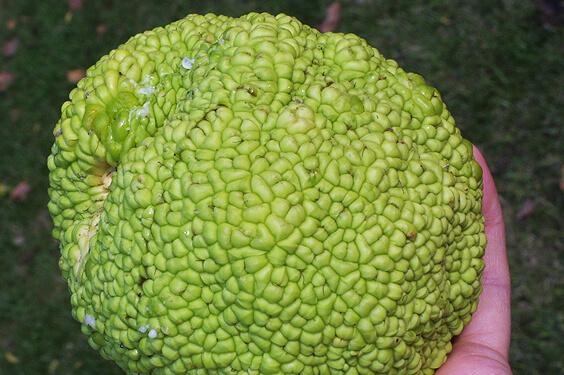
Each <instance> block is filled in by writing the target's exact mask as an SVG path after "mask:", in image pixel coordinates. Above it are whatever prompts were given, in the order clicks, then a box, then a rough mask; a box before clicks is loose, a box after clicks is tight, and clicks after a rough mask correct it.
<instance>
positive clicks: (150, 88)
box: [137, 86, 157, 95]
mask: <svg viewBox="0 0 564 375" xmlns="http://www.w3.org/2000/svg"><path fill="white" fill-rule="evenodd" d="M137 91H139V94H142V95H151V94H153V93H154V92H155V91H157V89H156V88H154V87H153V86H147V87H141V88H140V89H139V90H137Z"/></svg>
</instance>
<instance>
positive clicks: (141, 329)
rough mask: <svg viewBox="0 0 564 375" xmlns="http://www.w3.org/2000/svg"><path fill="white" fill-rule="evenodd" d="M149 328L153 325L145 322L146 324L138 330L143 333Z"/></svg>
mask: <svg viewBox="0 0 564 375" xmlns="http://www.w3.org/2000/svg"><path fill="white" fill-rule="evenodd" d="M149 328H151V326H150V325H149V324H145V325H144V326H141V327H139V329H138V331H139V332H141V333H145V332H147V330H148V329H149Z"/></svg>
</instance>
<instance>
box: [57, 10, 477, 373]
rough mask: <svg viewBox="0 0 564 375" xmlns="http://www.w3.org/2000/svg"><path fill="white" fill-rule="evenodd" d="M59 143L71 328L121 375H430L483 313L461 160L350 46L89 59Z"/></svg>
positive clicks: (448, 134)
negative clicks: (479, 310)
mask: <svg viewBox="0 0 564 375" xmlns="http://www.w3.org/2000/svg"><path fill="white" fill-rule="evenodd" d="M54 135H55V143H54V145H53V147H52V154H51V155H50V156H49V159H48V167H49V170H50V175H49V177H50V189H49V194H50V203H49V210H50V212H51V214H52V217H53V220H54V225H55V227H54V236H55V237H56V238H57V239H58V240H59V241H60V246H61V253H62V256H61V260H60V267H61V269H62V273H63V275H64V277H65V279H66V280H67V282H68V285H69V287H70V291H71V302H72V306H73V315H74V317H75V318H76V319H77V320H78V321H79V322H81V324H82V331H83V332H84V333H85V334H86V335H88V336H89V343H90V344H91V345H92V346H93V347H94V348H95V349H97V350H98V351H99V352H100V353H101V354H102V356H103V357H105V358H107V359H111V360H113V361H115V362H116V363H117V364H118V365H119V366H120V367H121V368H122V369H124V370H125V372H127V373H128V374H170V375H172V374H304V375H305V374H432V373H434V371H435V369H437V368H438V367H440V366H441V364H442V363H443V362H444V361H445V359H446V356H447V354H448V352H449V351H450V350H451V339H452V338H453V336H455V335H457V334H459V333H460V332H461V331H462V329H463V327H464V326H465V325H466V324H467V323H468V322H469V320H470V318H471V315H472V313H473V312H474V311H475V309H476V305H477V300H478V296H479V293H480V288H481V287H480V275H481V273H482V270H483V267H484V263H483V260H482V256H483V253H484V247H485V242H486V240H485V234H484V220H483V217H482V214H481V205H482V182H481V169H480V167H479V165H478V164H477V163H476V162H475V160H474V159H473V155H472V147H471V145H470V143H469V142H468V141H466V140H464V139H463V138H462V137H461V135H460V131H459V130H458V129H457V128H456V126H455V123H454V120H453V118H452V116H451V115H450V113H449V112H448V111H447V109H446V107H445V105H444V103H443V101H442V100H441V97H440V95H439V93H438V92H437V90H436V89H434V88H432V87H430V86H428V85H427V84H425V82H424V80H423V79H422V78H421V77H420V76H418V75H416V74H412V73H406V72H405V71H403V70H402V69H401V68H399V67H398V65H397V64H396V62H394V61H392V60H387V59H385V58H384V57H382V55H380V53H379V52H378V51H377V50H376V49H374V48H372V47H370V46H369V45H368V44H367V43H366V41H365V40H363V39H361V38H359V37H358V36H355V35H352V34H337V33H320V32H318V31H316V30H314V29H312V28H310V27H308V26H305V25H303V24H301V23H300V22H299V21H297V20H296V19H294V18H292V17H289V16H286V15H278V16H272V15H269V14H257V13H252V14H248V15H245V16H242V17H240V18H229V17H224V16H217V15H213V14H208V15H205V16H202V15H190V16H188V17H186V18H184V19H182V20H179V21H177V22H174V23H172V24H170V25H168V26H166V27H164V28H163V27H159V28H156V29H154V30H152V31H147V32H144V33H142V34H139V35H136V36H134V37H133V38H131V39H130V40H129V41H128V42H126V43H125V44H123V45H122V46H120V47H119V48H117V49H115V50H113V51H111V52H110V53H109V54H108V55H107V56H104V57H102V58H101V59H100V60H99V61H98V62H97V63H96V64H95V65H94V66H93V67H91V68H90V69H89V70H88V71H87V75H86V77H85V78H84V79H82V80H81V81H80V82H79V83H78V87H77V88H75V89H74V90H73V91H72V92H71V93H70V100H69V101H67V102H66V103H64V105H63V106H62V117H61V119H60V120H59V121H58V123H57V125H56V128H55V130H54Z"/></svg>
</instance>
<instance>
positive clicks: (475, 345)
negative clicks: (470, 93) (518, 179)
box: [437, 148, 511, 375]
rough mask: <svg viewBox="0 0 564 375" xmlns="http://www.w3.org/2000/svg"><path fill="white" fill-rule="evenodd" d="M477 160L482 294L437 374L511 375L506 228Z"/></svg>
mask: <svg viewBox="0 0 564 375" xmlns="http://www.w3.org/2000/svg"><path fill="white" fill-rule="evenodd" d="M474 157H475V158H476V161H477V162H478V163H479V164H480V166H481V167H482V170H483V181H484V183H483V186H484V201H483V207H482V212H483V214H484V217H485V226H486V236H487V239H488V244H487V246H486V252H485V255H484V262H485V268H484V273H483V275H482V285H483V291H482V294H481V295H480V301H479V303H478V309H477V310H476V312H475V313H474V315H473V316H472V320H471V322H470V323H469V324H468V326H466V328H464V330H463V331H462V333H461V334H460V336H458V337H457V338H456V339H455V341H454V346H453V351H452V353H450V355H449V357H448V359H447V361H446V362H445V364H444V365H443V366H442V367H441V368H440V370H439V371H438V372H437V375H509V374H511V368H510V367H509V361H508V352H509V338H510V333H511V314H510V312H511V307H510V294H511V288H510V278H509V267H508V264H507V254H506V248H505V225H504V223H503V215H502V212H501V206H500V204H499V198H498V196H497V192H496V189H495V185H494V181H493V178H492V175H491V172H490V170H489V169H488V166H487V164H486V161H485V159H484V157H483V156H482V154H481V153H480V151H479V150H478V149H477V148H474Z"/></svg>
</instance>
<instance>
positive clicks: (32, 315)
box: [0, 0, 564, 375]
mask: <svg viewBox="0 0 564 375" xmlns="http://www.w3.org/2000/svg"><path fill="white" fill-rule="evenodd" d="M327 4H328V2H327V1H304V0H291V1H285V2H281V1H275V0H267V1H258V0H255V1H234V0H222V1H170V0H166V1H159V2H149V1H141V2H128V1H115V0H104V1H97V2H95V1H86V2H85V4H84V6H83V8H82V9H81V10H78V11H75V12H73V13H72V17H71V16H69V15H68V14H67V12H68V6H67V4H66V2H62V1H55V0H44V1H33V0H0V9H2V12H1V13H0V43H3V42H4V41H6V40H9V39H11V38H13V37H17V38H18V40H19V49H18V51H17V52H16V53H15V55H14V56H13V57H10V58H2V59H1V60H0V71H9V72H12V73H13V74H14V77H15V78H14V82H13V83H12V85H11V86H10V87H9V88H8V89H7V90H5V91H4V92H0V113H1V114H2V116H0V182H2V183H3V184H6V185H8V186H13V185H15V184H17V183H18V182H19V181H22V180H25V181H28V183H29V184H30V186H31V188H32V192H31V194H30V195H29V196H28V198H27V199H26V200H25V201H23V202H12V201H11V200H10V199H8V198H7V197H4V198H0V228H1V229H0V264H2V272H0V285H2V290H1V291H0V354H1V357H0V373H2V374H5V373H6V374H7V373H9V374H14V375H19V374H25V375H35V374H77V373H80V374H95V373H104V374H119V373H120V372H119V370H118V369H117V368H116V367H115V366H113V365H112V364H111V363H108V362H106V361H104V360H102V359H100V358H99V356H98V354H97V353H95V352H94V351H93V350H91V349H90V348H89V347H88V345H87V343H86V340H85V338H84V336H82V335H81V334H80V331H79V326H78V324H77V323H76V322H74V321H73V320H72V318H71V316H70V308H69V296H68V294H67V291H66V285H65V284H64V282H63V281H62V279H61V277H60V276H59V272H58V265H57V262H58V249H57V245H56V243H55V242H54V241H53V240H52V239H51V237H50V230H51V226H50V221H49V216H48V213H47V211H46V208H45V206H46V202H47V194H46V190H47V171H46V167H45V159H46V156H47V155H48V153H49V148H50V145H51V142H52V134H51V132H52V126H53V124H54V123H55V122H56V120H57V118H58V116H59V110H60V105H61V104H62V102H63V101H64V100H65V99H66V96H67V95H68V92H69V91H70V89H71V88H72V86H73V85H72V84H70V83H68V82H67V80H66V72H67V71H68V70H71V69H76V68H86V67H88V66H90V65H91V64H93V63H94V62H95V61H96V60H97V59H98V58H99V57H100V56H102V55H103V54H105V53H107V52H108V51H109V50H110V49H111V48H113V47H115V46H117V45H118V44H119V43H121V42H123V41H125V40H126V39H127V38H128V37H129V36H131V35H133V34H135V33H137V32H140V31H143V30H145V29H148V28H152V27H155V26H158V25H163V24H166V23H168V22H170V21H172V20H175V19H178V18H180V17H182V16H183V15H185V14H187V13H190V12H209V11H213V12H217V13H223V14H227V15H239V14H242V13H245V12H247V11H252V10H265V11H270V12H274V13H275V12H285V13H288V14H291V15H294V16H297V17H298V18H300V19H301V20H302V21H304V22H306V23H309V24H312V25H315V24H318V23H319V22H320V21H321V19H322V18H323V13H324V11H323V9H324V8H325V7H326V6H327ZM342 4H343V14H342V16H343V17H342V21H341V23H340V24H339V27H338V31H343V32H354V33H357V34H359V35H361V36H363V37H365V38H367V39H368V40H369V41H370V42H371V44H372V45H374V46H377V47H378V49H379V50H380V51H381V52H382V53H383V54H384V55H385V56H387V57H390V58H394V59H396V60H398V61H399V63H400V64H401V65H402V66H403V67H404V68H406V69H407V70H411V71H417V72H418V73H420V74H422V75H423V76H425V77H426V78H427V80H428V81H429V82H431V83H432V84H434V85H435V86H437V87H438V88H439V89H440V91H441V92H442V94H443V97H444V99H445V101H446V102H447V104H448V105H449V108H450V109H451V111H452V112H453V114H454V116H455V118H456V119H457V121H458V124H459V126H460V127H461V128H462V130H463V132H464V134H465V135H466V137H468V138H469V139H471V140H472V141H473V142H474V143H476V144H477V145H478V146H479V147H480V148H481V149H482V150H483V152H484V153H485V155H486V156H487V158H488V160H489V163H490V165H491V167H492V170H493V173H494V175H495V178H496V181H497V185H498V189H499V193H500V195H501V199H502V204H503V208H504V211H505V217H506V222H507V226H508V233H507V237H508V249H509V257H510V264H511V271H512V278H513V297H512V301H513V340H512V346H511V364H512V367H513V369H514V371H515V373H516V374H531V375H534V374H558V373H563V372H564V363H563V360H562V356H561V349H562V348H563V347H564V340H563V337H564V335H563V334H564V332H563V325H564V314H563V311H562V305H561V303H562V300H563V299H564V293H563V282H562V280H563V278H562V275H563V271H564V269H563V262H562V254H563V250H564V246H563V242H564V241H563V236H562V233H563V220H562V214H561V211H562V208H563V195H564V194H563V191H562V190H561V188H560V184H561V182H562V178H563V176H562V173H564V172H563V170H562V155H563V154H564V150H563V146H562V145H563V144H564V139H563V132H562V118H564V94H563V93H562V85H563V83H564V69H562V66H563V65H562V64H563V63H564V50H563V48H564V45H563V44H562V43H561V42H562V40H564V38H563V37H564V32H563V29H562V28H561V27H560V28H554V27H553V28H549V27H544V26H543V25H542V22H541V20H540V15H539V12H538V10H537V8H536V6H535V4H534V2H532V1H518V0H504V1H498V2H491V1H486V0H475V1H471V2H466V1H446V0H445V1H439V0H428V1H408V0H400V1H393V0H386V1H384V0H383V1H376V0H356V1H352V0H351V1H343V2H342ZM66 14H67V16H66V17H65V15H66ZM9 19H12V20H15V21H16V23H17V24H16V27H15V28H14V29H13V30H8V28H6V27H5V25H6V22H8V20H9ZM100 24H104V25H106V26H107V32H106V33H104V34H97V33H96V26H97V25H100ZM526 201H531V202H534V206H535V209H534V210H533V211H532V212H530V213H529V215H528V216H527V217H526V218H524V219H521V220H519V219H518V211H519V210H520V207H521V206H522V205H523V204H524V202H526Z"/></svg>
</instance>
